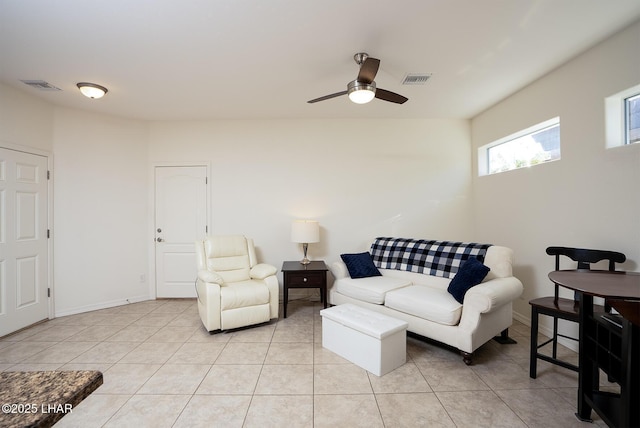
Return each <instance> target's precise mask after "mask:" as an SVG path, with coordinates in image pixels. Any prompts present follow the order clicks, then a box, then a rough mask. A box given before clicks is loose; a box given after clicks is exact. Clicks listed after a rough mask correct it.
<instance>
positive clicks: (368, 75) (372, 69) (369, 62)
mask: <svg viewBox="0 0 640 428" xmlns="http://www.w3.org/2000/svg"><path fill="white" fill-rule="evenodd" d="M379 67H380V60H379V59H377V58H371V57H369V58H367V59H365V60H364V62H363V63H362V65H361V66H360V72H359V73H358V79H357V80H358V82H364V83H371V82H373V79H375V77H376V74H377V73H378V68H379Z"/></svg>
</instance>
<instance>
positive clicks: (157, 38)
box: [0, 0, 640, 120]
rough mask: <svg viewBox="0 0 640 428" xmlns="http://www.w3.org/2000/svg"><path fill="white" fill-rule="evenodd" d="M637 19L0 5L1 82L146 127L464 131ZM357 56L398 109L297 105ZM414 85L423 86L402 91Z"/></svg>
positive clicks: (329, 5) (228, 5) (561, 5)
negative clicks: (230, 124)
mask: <svg viewBox="0 0 640 428" xmlns="http://www.w3.org/2000/svg"><path fill="white" fill-rule="evenodd" d="M638 19H640V1H639V0H615V1H611V0H393V1H391V0H388V1H372V0H369V1H364V0H94V1H86V0H56V1H51V0H0V81H2V82H3V83H5V84H7V85H10V86H13V87H16V88H18V89H20V90H22V91H25V92H28V93H31V94H33V95H35V96H37V97H40V98H42V99H45V100H47V101H49V102H51V103H53V104H56V105H61V106H68V107H72V108H79V109H83V110H88V111H95V112H100V113H106V114H113V115H117V116H122V117H130V118H138V119H148V120H180V119H211V118H242V119H260V118H264V119H269V118H433V117H438V118H470V117H473V116H474V115H476V114H478V113H479V112H481V111H482V110H484V109H486V108H488V107H489V106H491V105H492V104H494V103H496V102H498V101H499V100H501V99H502V98H504V97H506V96H507V95H510V94H511V93H513V92H514V91H516V90H518V89H520V88H522V87H523V86H525V85H527V84H529V83H531V82H532V81H534V80H535V79H537V78H539V77H541V76H542V75H544V74H545V73H547V72H549V71H551V70H552V69H554V68H556V67H558V66H559V65H561V64H562V63H564V62H566V61H567V60H568V59H570V58H572V57H573V56H575V55H577V54H578V53H580V52H582V51H584V50H585V49H587V48H589V47H591V46H593V45H594V44H595V43H597V42H599V41H601V40H603V39H604V38H606V37H607V36H609V35H611V34H613V33H614V32H616V31H618V30H620V29H622V28H624V27H625V26H627V25H629V24H631V23H632V22H634V21H636V20H638ZM362 51H364V52H367V53H369V54H370V55H371V56H373V57H376V58H379V59H380V60H381V61H382V62H381V66H380V70H379V72H378V75H377V77H376V79H375V80H376V83H377V85H378V87H381V88H384V89H387V90H390V91H394V92H398V93H400V94H402V95H405V96H406V97H408V98H409V101H408V102H407V103H405V104H403V105H397V104H392V103H387V102H384V101H380V100H374V101H373V102H371V103H369V104H367V105H355V104H352V103H351V102H349V101H348V98H347V97H345V96H343V97H339V98H334V99H332V100H328V101H323V102H320V103H316V104H307V103H306V101H307V100H309V99H312V98H316V97H319V96H322V95H326V94H330V93H334V92H339V91H342V90H345V89H346V85H347V83H348V82H349V81H350V80H353V79H354V78H355V77H356V75H357V73H358V66H357V65H356V63H355V62H354V61H353V55H354V54H355V53H356V52H362ZM416 72H426V73H433V76H432V78H431V79H430V80H429V81H428V83H427V84H426V85H424V86H403V85H401V81H402V79H403V78H404V76H405V74H406V73H416ZM585 72H586V73H588V72H589V70H585ZM21 79H41V80H45V81H47V82H49V83H50V84H52V85H54V86H57V87H59V88H61V89H62V91H59V92H43V91H39V90H36V89H33V88H30V87H28V86H26V85H25V84H23V83H22V82H20V80H21ZM80 81H89V82H94V83H98V84H101V85H104V86H106V87H108V88H109V93H108V94H107V95H106V96H105V97H104V98H102V99H100V100H89V99H87V98H84V97H83V96H82V95H81V94H80V92H79V91H78V90H77V88H76V87H75V84H76V83H77V82H80Z"/></svg>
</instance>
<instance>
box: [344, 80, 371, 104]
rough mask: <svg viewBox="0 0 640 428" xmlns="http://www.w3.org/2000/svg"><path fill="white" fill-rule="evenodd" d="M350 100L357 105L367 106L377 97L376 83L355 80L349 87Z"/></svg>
mask: <svg viewBox="0 0 640 428" xmlns="http://www.w3.org/2000/svg"><path fill="white" fill-rule="evenodd" d="M347 93H348V94H349V99H350V100H351V101H352V102H354V103H356V104H366V103H368V102H369V101H371V100H372V99H373V98H374V97H375V96H376V82H371V83H365V82H358V81H357V80H353V81H351V82H349V84H348V85H347Z"/></svg>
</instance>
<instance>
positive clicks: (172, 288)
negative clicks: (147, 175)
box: [155, 166, 208, 297]
mask: <svg viewBox="0 0 640 428" xmlns="http://www.w3.org/2000/svg"><path fill="white" fill-rule="evenodd" d="M155 180H156V183H155V187H156V189H155V190H156V207H155V232H156V233H155V237H156V241H155V246H156V297H196V291H195V286H194V283H195V279H196V258H195V250H194V248H195V247H194V242H195V241H196V240H201V239H204V237H205V236H206V234H207V231H208V227H207V218H208V217H207V167H206V166H158V167H156V168H155Z"/></svg>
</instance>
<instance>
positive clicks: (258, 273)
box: [249, 263, 278, 279]
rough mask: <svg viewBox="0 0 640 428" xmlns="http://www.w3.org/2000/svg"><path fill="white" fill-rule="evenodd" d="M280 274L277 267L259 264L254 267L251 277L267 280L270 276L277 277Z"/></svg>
mask: <svg viewBox="0 0 640 428" xmlns="http://www.w3.org/2000/svg"><path fill="white" fill-rule="evenodd" d="M277 272H278V269H276V267H275V266H271V265H269V264H266V263H258V264H257V265H255V266H253V267H252V268H251V270H250V271H249V276H250V277H251V278H252V279H265V278H266V277H268V276H272V275H275V274H276V273H277Z"/></svg>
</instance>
